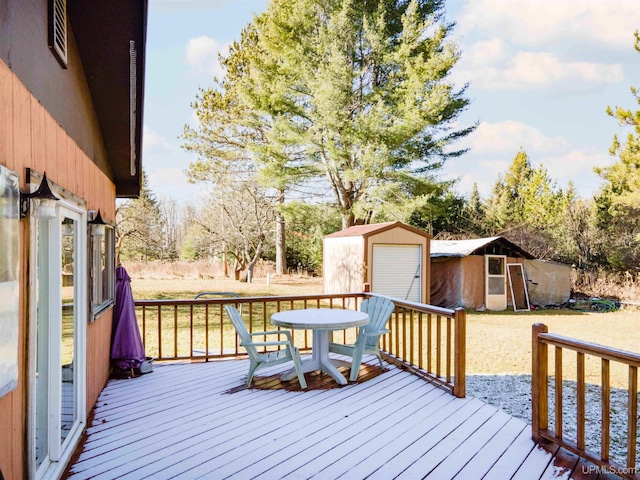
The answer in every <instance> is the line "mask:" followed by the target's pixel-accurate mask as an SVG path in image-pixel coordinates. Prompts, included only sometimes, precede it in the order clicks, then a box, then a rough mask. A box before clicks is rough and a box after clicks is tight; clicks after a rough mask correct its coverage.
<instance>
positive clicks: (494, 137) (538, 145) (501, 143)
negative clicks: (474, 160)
mask: <svg viewBox="0 0 640 480" xmlns="http://www.w3.org/2000/svg"><path fill="white" fill-rule="evenodd" d="M468 142H469V147H470V148H471V153H474V154H476V153H496V154H506V155H509V156H510V158H513V157H514V156H515V154H516V153H517V152H518V150H520V149H523V150H524V151H526V152H527V153H535V152H551V151H564V150H566V149H568V148H569V142H568V141H567V140H566V139H564V138H563V137H561V136H559V135H557V136H555V137H549V136H547V135H545V134H544V133H543V132H542V131H541V130H539V129H537V128H535V127H532V126H530V125H525V124H523V123H520V122H515V121H513V120H506V121H504V122H499V123H488V122H482V123H481V124H480V125H479V126H478V128H477V129H476V130H475V132H473V133H472V134H471V135H470V136H469V139H468Z"/></svg>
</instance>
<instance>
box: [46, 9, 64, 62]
mask: <svg viewBox="0 0 640 480" xmlns="http://www.w3.org/2000/svg"><path fill="white" fill-rule="evenodd" d="M49 48H51V51H52V52H53V54H54V55H55V57H56V59H57V60H58V62H60V65H62V67H63V68H67V0H49Z"/></svg>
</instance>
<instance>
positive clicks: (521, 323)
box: [131, 275, 640, 388]
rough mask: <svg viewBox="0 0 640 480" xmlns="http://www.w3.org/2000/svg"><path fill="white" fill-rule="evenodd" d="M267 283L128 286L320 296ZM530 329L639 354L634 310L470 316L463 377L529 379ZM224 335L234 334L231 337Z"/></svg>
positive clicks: (592, 371) (318, 285)
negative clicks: (542, 327)
mask: <svg viewBox="0 0 640 480" xmlns="http://www.w3.org/2000/svg"><path fill="white" fill-rule="evenodd" d="M269 283H270V284H269V285H267V281H266V278H264V277H262V278H257V279H255V280H254V281H253V282H252V283H250V284H248V283H246V282H237V281H234V280H229V279H220V278H215V279H189V278H178V279H176V278H165V279H161V278H133V279H132V282H131V286H132V290H133V293H134V297H135V298H136V299H138V300H141V299H175V298H193V297H194V296H195V295H196V294H197V293H200V292H204V291H222V292H234V293H237V294H239V295H241V296H271V295H275V296H277V295H304V294H313V293H322V291H323V284H322V279H319V278H311V277H305V276H275V275H274V276H271V280H270V282H269ZM534 323H544V324H546V325H547V327H548V328H549V332H550V333H555V334H559V335H564V336H567V337H571V338H575V339H579V340H584V341H588V342H593V343H597V344H600V345H605V346H608V347H613V348H618V349H621V350H626V351H630V352H635V353H640V350H639V346H640V312H638V311H636V310H622V311H619V312H612V313H595V312H581V311H575V310H553V309H549V310H533V311H530V312H512V311H507V312H469V313H468V314H467V374H468V375H503V374H504V375H507V374H508V375H519V374H527V375H530V374H531V326H532V325H533V324H534ZM172 327H173V326H172V325H171V328H172ZM267 327H270V325H267ZM227 333H229V334H230V335H231V334H232V332H231V331H230V332H227ZM167 338H169V337H167ZM550 350H553V349H550ZM550 362H552V359H551V360H550ZM563 364H564V372H565V377H569V378H575V355H572V354H570V353H569V352H566V353H565V355H564V362H563ZM552 365H553V363H550V366H552ZM611 367H612V372H611V376H612V387H620V388H626V386H627V378H628V372H627V371H626V369H623V368H619V367H618V366H617V365H616V364H615V363H612V365H611ZM551 373H552V372H551ZM599 379H600V362H599V360H597V359H593V358H589V357H587V381H588V382H590V383H595V384H597V383H599Z"/></svg>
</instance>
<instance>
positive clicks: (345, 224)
mask: <svg viewBox="0 0 640 480" xmlns="http://www.w3.org/2000/svg"><path fill="white" fill-rule="evenodd" d="M341 216H342V229H343V230H344V229H346V228H349V227H352V226H353V224H354V221H355V216H354V214H353V213H352V212H342V215H341Z"/></svg>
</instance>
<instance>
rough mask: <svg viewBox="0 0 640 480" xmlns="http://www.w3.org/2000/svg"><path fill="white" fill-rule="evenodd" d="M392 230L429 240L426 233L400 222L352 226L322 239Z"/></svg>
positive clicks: (368, 234) (363, 235)
mask: <svg viewBox="0 0 640 480" xmlns="http://www.w3.org/2000/svg"><path fill="white" fill-rule="evenodd" d="M392 228H403V229H405V230H409V231H410V232H413V233H417V234H418V235H422V236H423V237H426V238H431V235H429V234H428V233H427V232H424V231H422V230H418V229H417V228H414V227H410V226H409V225H405V224H404V223H402V222H385V223H372V224H369V225H354V226H353V227H349V228H345V229H344V230H340V231H337V232H334V233H331V234H329V235H326V236H325V237H324V238H338V237H369V236H371V235H374V234H376V233H380V232H384V231H386V230H391V229H392Z"/></svg>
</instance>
